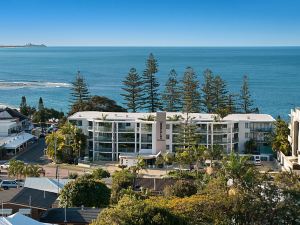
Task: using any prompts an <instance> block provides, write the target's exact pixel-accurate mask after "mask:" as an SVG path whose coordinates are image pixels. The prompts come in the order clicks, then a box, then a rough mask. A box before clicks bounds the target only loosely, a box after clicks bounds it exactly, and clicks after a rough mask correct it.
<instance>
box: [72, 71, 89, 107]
mask: <svg viewBox="0 0 300 225" xmlns="http://www.w3.org/2000/svg"><path fill="white" fill-rule="evenodd" d="M71 84H72V87H71V98H72V99H71V108H72V107H73V105H74V104H76V105H77V106H78V111H82V110H83V106H84V103H85V102H86V101H88V100H89V99H90V92H89V90H88V86H87V83H86V81H85V79H84V77H83V76H82V75H81V74H80V71H78V73H77V76H76V78H75V80H74V81H73V82H72V83H71Z"/></svg>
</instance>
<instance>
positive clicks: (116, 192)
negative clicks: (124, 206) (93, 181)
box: [111, 169, 136, 203]
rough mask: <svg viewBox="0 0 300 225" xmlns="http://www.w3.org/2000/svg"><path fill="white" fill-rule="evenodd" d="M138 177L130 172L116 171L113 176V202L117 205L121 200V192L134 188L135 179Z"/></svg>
mask: <svg viewBox="0 0 300 225" xmlns="http://www.w3.org/2000/svg"><path fill="white" fill-rule="evenodd" d="M135 178H136V176H135V175H134V174H133V173H131V172H130V171H129V170H126V169H125V170H121V171H116V172H115V173H114V174H113V175H112V186H111V192H112V193H111V202H112V203H117V202H118V201H119V198H120V191H121V190H122V189H127V188H128V187H133V184H134V179H135Z"/></svg>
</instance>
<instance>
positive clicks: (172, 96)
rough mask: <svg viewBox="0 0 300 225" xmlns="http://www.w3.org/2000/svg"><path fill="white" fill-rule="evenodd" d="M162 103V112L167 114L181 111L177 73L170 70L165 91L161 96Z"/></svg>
mask: <svg viewBox="0 0 300 225" xmlns="http://www.w3.org/2000/svg"><path fill="white" fill-rule="evenodd" d="M162 99H163V101H164V110H165V111H167V112H178V111H180V109H181V91H180V87H179V82H178V80H177V73H176V71H175V70H174V69H172V70H171V71H170V73H169V78H168V80H167V82H166V84H165V90H164V93H163V95H162Z"/></svg>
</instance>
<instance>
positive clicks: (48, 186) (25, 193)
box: [0, 177, 71, 220]
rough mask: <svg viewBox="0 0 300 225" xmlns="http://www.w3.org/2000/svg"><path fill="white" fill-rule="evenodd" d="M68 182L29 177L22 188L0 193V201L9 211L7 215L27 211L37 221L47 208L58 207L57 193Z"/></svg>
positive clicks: (67, 180)
mask: <svg viewBox="0 0 300 225" xmlns="http://www.w3.org/2000/svg"><path fill="white" fill-rule="evenodd" d="M69 181H71V180H70V179H51V178H46V177H29V178H26V180H25V184H24V188H18V189H9V190H4V191H2V192H0V199H1V200H2V201H3V208H4V209H11V212H10V213H8V214H12V213H16V212H19V211H20V210H21V211H22V210H24V209H27V210H29V211H30V212H29V213H30V216H31V217H32V218H34V219H37V220H38V219H39V218H40V217H41V215H42V214H43V213H44V212H45V211H47V210H48V209H49V208H53V207H57V206H58V197H59V192H60V190H61V189H62V188H63V187H64V185H65V184H67V183H68V182H69ZM0 213H1V210H0Z"/></svg>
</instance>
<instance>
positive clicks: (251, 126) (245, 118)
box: [68, 111, 275, 164]
mask: <svg viewBox="0 0 300 225" xmlns="http://www.w3.org/2000/svg"><path fill="white" fill-rule="evenodd" d="M186 117H187V115H186V114H184V113H174V112H157V113H126V112H120V113H119V112H118V113H116V112H96V111H85V112H77V113H75V114H74V115H72V116H70V117H69V118H68V120H69V121H70V122H71V123H73V124H76V125H77V126H78V127H80V128H82V130H83V132H84V133H85V135H87V137H88V150H89V157H90V158H92V159H93V160H105V159H106V160H118V159H119V158H120V159H121V160H129V159H134V158H135V159H136V156H137V154H138V155H141V156H143V157H145V158H147V159H152V158H155V157H156V156H157V155H158V154H160V153H164V152H175V151H176V148H177V146H178V144H179V143H177V140H178V138H177V137H178V135H179V134H180V129H181V127H182V126H181V124H182V123H184V122H185V121H186ZM189 118H190V119H191V121H192V122H193V123H194V124H195V126H196V133H197V137H198V140H197V143H198V144H199V145H205V146H207V147H209V146H212V145H216V144H217V145H221V146H223V148H224V150H225V151H226V152H227V153H229V152H231V151H235V152H240V153H243V151H244V144H245V142H246V141H247V140H250V139H254V140H255V141H256V142H257V144H258V147H260V146H264V145H266V141H267V135H268V134H269V133H270V132H271V131H272V129H273V122H274V121H275V120H274V118H273V117H272V116H270V115H266V114H231V115H228V116H226V117H225V118H223V119H222V120H216V115H214V114H205V113H190V114H189ZM125 164H126V163H125Z"/></svg>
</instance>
